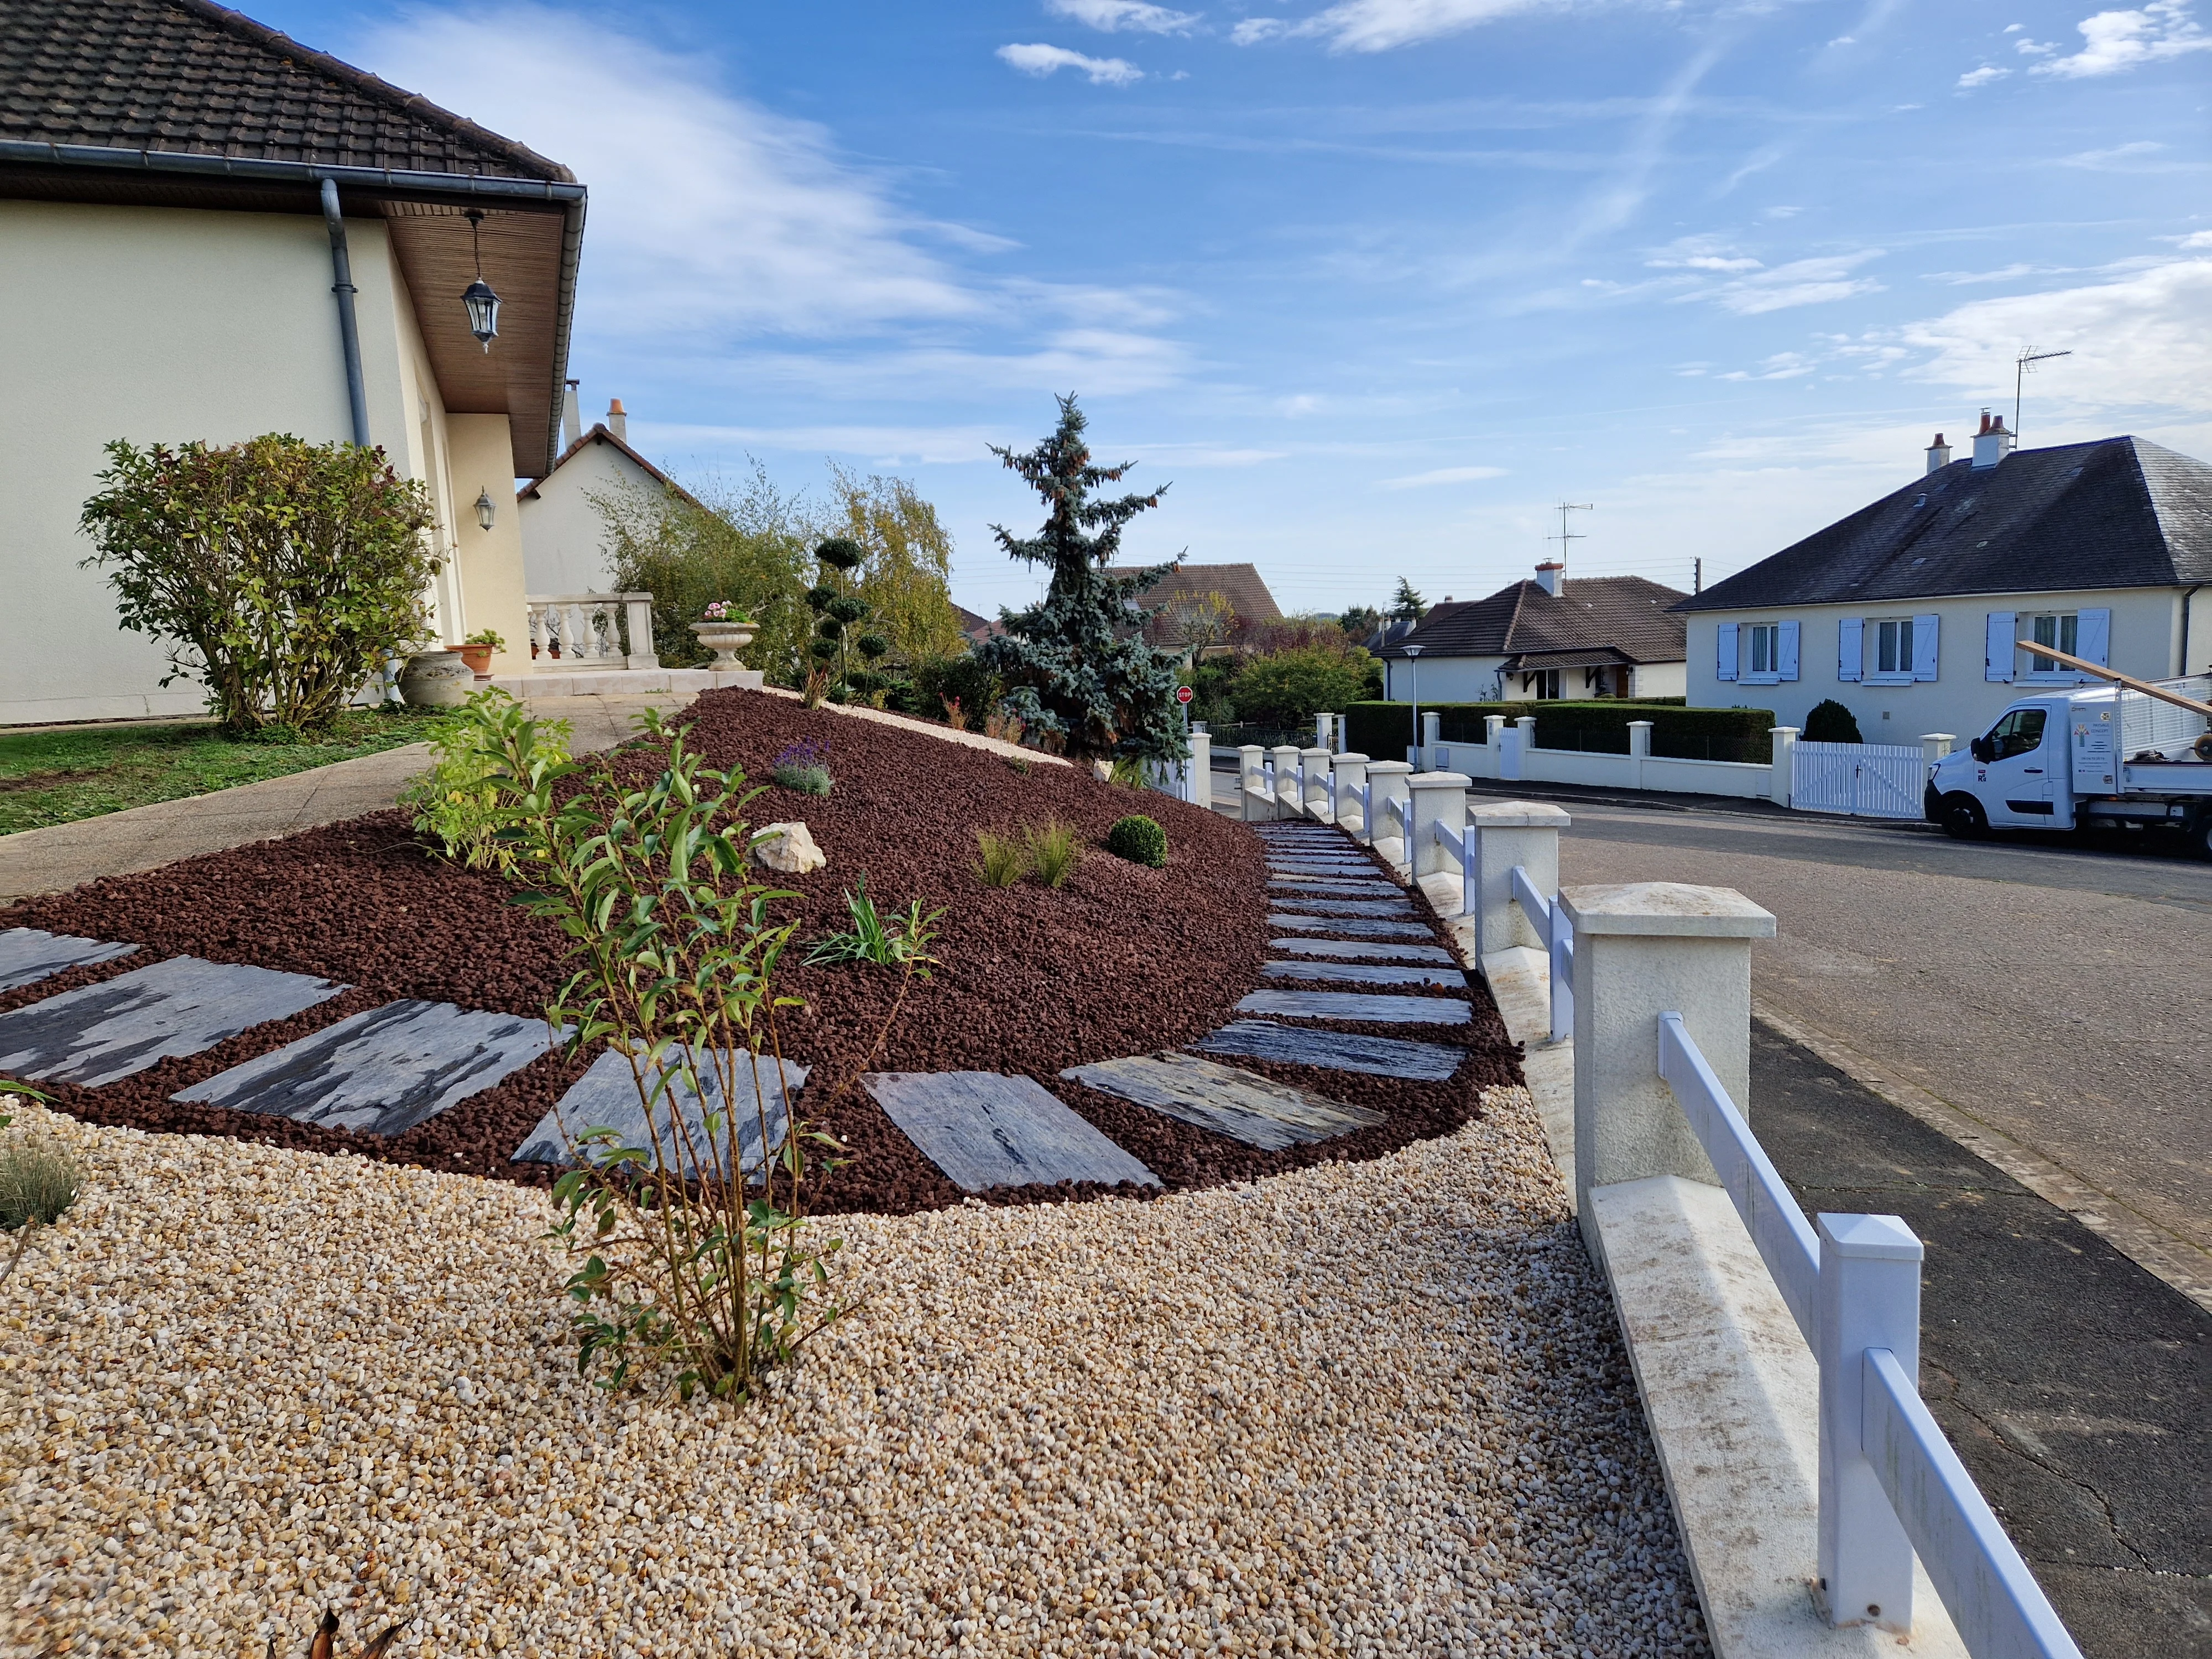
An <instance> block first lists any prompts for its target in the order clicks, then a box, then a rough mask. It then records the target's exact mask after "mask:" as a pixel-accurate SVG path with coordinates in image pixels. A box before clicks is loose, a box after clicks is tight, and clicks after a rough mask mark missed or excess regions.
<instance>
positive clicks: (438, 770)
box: [399, 690, 569, 875]
mask: <svg viewBox="0 0 2212 1659" xmlns="http://www.w3.org/2000/svg"><path fill="white" fill-rule="evenodd" d="M525 732H527V734H528V736H527V738H526V740H523V739H521V734H523V733H525ZM568 738H569V729H568V721H566V720H532V718H531V714H530V711H529V709H528V708H526V707H524V705H522V704H521V703H520V702H516V701H515V700H514V699H513V697H511V696H508V695H507V693H506V692H504V691H501V690H485V691H479V692H477V694H476V695H475V696H472V697H471V698H470V699H469V700H468V702H466V703H465V704H463V705H462V707H461V708H460V709H459V712H457V713H456V714H453V717H452V718H451V719H450V720H447V721H446V722H445V723H444V725H443V726H441V728H440V729H439V730H438V732H436V733H435V735H434V736H433V737H432V738H431V739H430V746H431V748H432V749H433V750H435V751H436V754H437V757H438V758H437V761H436V762H435V764H433V765H432V766H431V768H430V769H429V770H428V771H427V772H425V773H423V774H422V775H420V776H419V777H417V778H416V780H415V781H413V782H412V783H410V784H409V785H408V786H407V788H406V790H405V792H404V793H402V794H401V795H400V797H399V804H400V805H402V806H404V807H408V808H410V809H412V811H414V814H415V825H414V827H415V832H416V834H417V835H423V836H435V838H436V839H437V842H438V843H439V845H441V847H443V848H445V849H446V856H447V858H449V859H452V860H454V861H455V862H457V863H459V864H464V865H466V866H468V867H469V868H470V869H471V870H483V869H496V870H497V871H499V872H500V873H501V875H511V874H513V871H514V861H515V857H516V854H517V850H518V848H517V844H516V843H515V842H512V841H507V840H502V839H501V837H500V836H499V833H498V831H499V827H500V825H501V822H502V821H503V817H502V811H503V805H504V795H503V793H502V791H501V787H500V786H499V784H498V782H497V781H496V780H497V775H498V774H499V773H500V772H501V769H502V768H503V767H504V766H505V765H506V764H507V756H508V755H509V754H510V752H520V753H521V754H522V755H523V757H524V761H525V763H526V764H533V765H534V764H537V763H540V762H543V763H545V764H548V765H558V764H560V763H562V762H564V761H566V760H567V759H568ZM519 740H523V741H526V749H523V750H517V749H516V744H517V743H518V741H519Z"/></svg>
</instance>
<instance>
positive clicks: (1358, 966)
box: [1261, 962, 1467, 986]
mask: <svg viewBox="0 0 2212 1659" xmlns="http://www.w3.org/2000/svg"><path fill="white" fill-rule="evenodd" d="M1261 971H1262V972H1264V973H1265V974H1266V975H1267V977H1268V978H1270V979H1318V980H1334V981H1337V982H1338V983H1339V984H1341V985H1443V986H1451V985H1461V986H1463V985H1465V984H1466V983H1467V976H1466V975H1463V974H1462V973H1461V972H1460V971H1459V969H1456V968H1401V967H1398V966H1396V965H1395V964H1391V965H1388V966H1377V965H1376V964H1373V963H1362V962H1271V963H1267V965H1266V967H1265V968H1264V969H1262V970H1261Z"/></svg>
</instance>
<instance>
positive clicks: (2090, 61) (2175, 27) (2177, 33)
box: [2030, 0, 2212, 79]
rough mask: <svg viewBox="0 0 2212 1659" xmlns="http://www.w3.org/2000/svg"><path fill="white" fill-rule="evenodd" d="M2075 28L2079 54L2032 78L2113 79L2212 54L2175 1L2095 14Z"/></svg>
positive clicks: (2040, 67)
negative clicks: (2183, 58)
mask: <svg viewBox="0 0 2212 1659" xmlns="http://www.w3.org/2000/svg"><path fill="white" fill-rule="evenodd" d="M2075 27H2078V28H2079V29H2080V30H2081V40H2082V43H2083V44H2082V47H2081V51H2079V52H2075V54H2074V55H2073V56H2072V57H2071V58H2051V59H2049V60H2048V61H2046V62H2045V63H2040V64H2037V65H2036V66H2035V68H2034V69H2033V70H2032V71H2030V72H2031V73H2032V74H2035V75H2057V76H2065V77H2066V78H2068V79H2080V78H2081V77H2083V76H2093V75H2117V74H2118V73H2119V72H2120V71H2121V70H2130V69H2133V68H2135V67H2136V65H2137V64H2155V63H2160V62H2162V61H2163V60H2165V59H2166V58H2179V57H2180V56H2182V55H2183V54H2184V53H2185V52H2206V51H2212V34H2207V33H2204V31H2203V29H2201V28H2199V27H2197V21H2196V19H2194V18H2193V17H2191V15H2189V8H2188V7H2187V6H2185V5H2183V4H2181V3H2180V0H2151V3H2150V4H2149V5H2147V6H2145V7H2144V8H2143V9H2142V10H2140V11H2100V12H2099V13H2098V14H2097V15H2095V16H2093V17H2085V18H2083V19H2082V20H2081V22H2080V23H2079V24H2077V25H2076V26H2075Z"/></svg>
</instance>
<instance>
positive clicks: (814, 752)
mask: <svg viewBox="0 0 2212 1659" xmlns="http://www.w3.org/2000/svg"><path fill="white" fill-rule="evenodd" d="M828 763H829V750H828V748H826V747H825V746H824V745H823V744H820V743H818V742H817V741H816V740H815V739H814V738H805V739H803V740H801V741H800V742H798V743H794V744H792V745H791V746H790V747H789V748H787V749H786V750H784V751H783V752H782V753H781V754H780V755H778V756H777V757H775V773H774V776H775V781H776V784H777V786H778V787H781V788H784V789H794V790H796V791H798V792H799V793H800V794H802V795H826V794H828V793H829V791H830V789H831V788H832V787H834V786H835V784H836V780H835V779H833V778H832V777H831V776H830V775H829V764H828Z"/></svg>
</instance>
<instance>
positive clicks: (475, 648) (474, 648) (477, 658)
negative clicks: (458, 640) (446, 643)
mask: <svg viewBox="0 0 2212 1659" xmlns="http://www.w3.org/2000/svg"><path fill="white" fill-rule="evenodd" d="M453 648H454V649H455V650H457V651H459V653H461V660H462V661H463V662H465V663H466V664H468V665H469V670H470V671H471V673H473V674H474V675H475V676H476V677H477V678H478V679H480V680H488V679H489V678H491V653H493V651H495V649H497V648H498V647H495V646H489V645H462V646H456V647H453Z"/></svg>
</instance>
